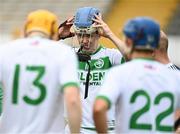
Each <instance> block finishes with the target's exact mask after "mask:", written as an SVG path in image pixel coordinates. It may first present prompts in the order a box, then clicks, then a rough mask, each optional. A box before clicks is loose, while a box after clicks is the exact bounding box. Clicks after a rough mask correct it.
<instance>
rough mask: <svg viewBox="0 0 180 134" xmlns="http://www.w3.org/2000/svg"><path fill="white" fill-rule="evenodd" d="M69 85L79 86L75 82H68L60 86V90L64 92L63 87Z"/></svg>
mask: <svg viewBox="0 0 180 134" xmlns="http://www.w3.org/2000/svg"><path fill="white" fill-rule="evenodd" d="M69 86H74V87H79V84H78V83H76V82H68V83H66V84H64V85H63V86H62V88H61V92H64V88H66V87H69Z"/></svg>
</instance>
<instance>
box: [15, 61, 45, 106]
mask: <svg viewBox="0 0 180 134" xmlns="http://www.w3.org/2000/svg"><path fill="white" fill-rule="evenodd" d="M24 71H25V73H36V77H35V78H34V80H33V81H32V85H33V86H35V87H36V88H35V89H37V90H39V92H40V94H39V96H38V97H37V98H36V99H32V98H30V97H29V96H27V95H25V96H23V98H22V99H23V101H24V102H26V103H27V104H30V105H38V104H40V103H41V102H43V100H44V99H45V97H46V93H47V91H46V86H45V84H44V83H42V82H41V79H42V77H43V76H44V74H45V67H44V66H26V68H25V70H22V69H21V66H20V65H19V64H17V65H16V66H15V71H14V78H13V91H12V92H13V93H12V103H13V104H18V102H19V99H21V98H19V82H20V74H21V72H24Z"/></svg>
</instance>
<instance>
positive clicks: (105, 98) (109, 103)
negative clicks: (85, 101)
mask: <svg viewBox="0 0 180 134" xmlns="http://www.w3.org/2000/svg"><path fill="white" fill-rule="evenodd" d="M97 99H103V100H105V101H106V102H107V104H108V109H110V108H111V101H110V99H109V98H108V97H106V96H103V95H102V96H97V97H96V100H97Z"/></svg>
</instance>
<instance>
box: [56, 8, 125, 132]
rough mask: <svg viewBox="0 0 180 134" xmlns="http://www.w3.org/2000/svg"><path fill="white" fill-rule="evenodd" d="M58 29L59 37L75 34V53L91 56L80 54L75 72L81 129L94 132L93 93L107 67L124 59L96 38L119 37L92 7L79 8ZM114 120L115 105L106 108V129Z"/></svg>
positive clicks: (96, 89) (95, 92)
mask: <svg viewBox="0 0 180 134" xmlns="http://www.w3.org/2000/svg"><path fill="white" fill-rule="evenodd" d="M70 28H71V29H72V30H71V31H70ZM59 33H60V37H61V38H62V37H63V38H65V36H66V37H70V36H73V35H75V36H77V39H78V43H79V45H80V47H79V49H78V55H80V56H86V57H87V58H88V56H89V57H90V58H88V62H86V61H85V60H84V58H82V57H81V58H80V61H79V70H78V75H79V81H80V86H81V92H80V93H81V100H82V112H83V114H82V123H81V133H85V134H94V133H97V132H96V129H95V126H94V121H93V118H92V117H93V113H92V110H93V103H94V100H95V96H96V94H97V92H98V91H99V87H100V86H101V85H102V82H103V78H104V76H105V75H106V73H107V71H108V69H110V68H111V67H113V66H116V65H119V64H121V63H123V62H124V58H123V56H122V54H121V52H119V51H118V50H117V49H109V48H106V47H104V46H102V45H101V44H99V39H100V38H101V37H102V36H103V37H106V38H108V39H110V40H111V41H114V42H116V41H117V39H118V38H117V37H116V36H115V35H114V34H113V33H112V32H111V30H110V29H109V27H108V26H107V24H105V23H104V21H103V20H102V19H101V16H100V11H99V10H98V9H96V8H93V7H83V8H79V9H78V10H77V11H76V14H75V16H74V18H70V19H68V20H67V21H66V22H65V23H63V24H61V25H60V28H59ZM116 43H117V44H115V45H119V44H118V43H122V42H121V41H120V40H119V39H118V41H117V42H116ZM81 59H83V61H82V60H81ZM114 122H115V118H114V109H112V110H111V111H110V112H108V130H109V132H113V131H114Z"/></svg>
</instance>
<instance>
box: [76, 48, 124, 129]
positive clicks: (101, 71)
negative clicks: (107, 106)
mask: <svg viewBox="0 0 180 134" xmlns="http://www.w3.org/2000/svg"><path fill="white" fill-rule="evenodd" d="M123 62H124V58H123V56H122V54H121V53H120V52H119V51H118V50H117V49H110V48H105V47H102V46H100V47H99V49H98V50H97V51H96V52H95V53H94V54H92V55H91V61H90V69H91V72H90V81H89V90H88V97H87V98H86V99H84V95H85V83H86V75H87V72H88V65H87V63H86V62H79V71H78V74H79V80H80V86H81V100H82V112H83V113H82V125H81V127H82V128H84V129H91V130H95V126H94V121H93V113H92V111H93V104H94V101H95V97H96V94H97V93H98V91H99V88H100V86H101V85H102V82H103V79H104V76H105V75H106V73H107V71H108V70H109V69H110V68H111V67H113V66H115V65H119V64H121V63H123ZM114 120H115V118H114V110H113V109H112V110H111V111H109V112H108V124H109V129H113V128H114Z"/></svg>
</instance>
